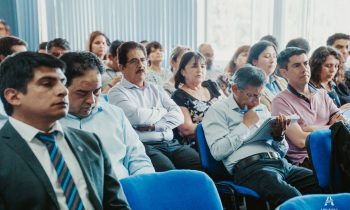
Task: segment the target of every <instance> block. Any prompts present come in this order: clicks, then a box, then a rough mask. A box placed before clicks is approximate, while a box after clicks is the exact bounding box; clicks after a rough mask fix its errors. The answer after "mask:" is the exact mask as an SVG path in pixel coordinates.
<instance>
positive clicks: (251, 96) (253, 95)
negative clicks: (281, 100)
mask: <svg viewBox="0 0 350 210" xmlns="http://www.w3.org/2000/svg"><path fill="white" fill-rule="evenodd" d="M239 91H241V92H243V93H245V92H244V90H239ZM245 95H246V96H247V97H248V98H249V99H253V98H256V99H259V98H260V97H261V96H262V94H261V93H259V94H251V93H245Z"/></svg>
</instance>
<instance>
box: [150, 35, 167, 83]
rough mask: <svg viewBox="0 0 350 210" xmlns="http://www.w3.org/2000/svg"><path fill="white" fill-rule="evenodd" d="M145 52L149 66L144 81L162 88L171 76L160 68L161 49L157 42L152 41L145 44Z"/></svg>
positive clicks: (162, 57) (162, 55) (162, 56)
mask: <svg viewBox="0 0 350 210" xmlns="http://www.w3.org/2000/svg"><path fill="white" fill-rule="evenodd" d="M146 51H147V58H148V64H149V66H148V72H147V76H146V81H148V82H151V83H153V84H156V85H158V86H159V87H163V85H164V83H165V82H166V81H168V79H169V78H170V76H171V73H170V72H169V71H167V70H166V69H164V68H162V67H161V63H162V61H163V59H164V51H163V47H162V45H161V44H160V43H159V42H155V41H154V42H150V43H149V44H147V46H146Z"/></svg>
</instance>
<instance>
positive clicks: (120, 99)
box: [108, 42, 200, 171]
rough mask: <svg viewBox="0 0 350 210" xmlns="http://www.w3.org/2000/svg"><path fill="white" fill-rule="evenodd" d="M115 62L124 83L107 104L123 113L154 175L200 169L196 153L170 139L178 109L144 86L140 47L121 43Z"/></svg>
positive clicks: (112, 92)
mask: <svg viewBox="0 0 350 210" xmlns="http://www.w3.org/2000/svg"><path fill="white" fill-rule="evenodd" d="M118 60H119V69H120V70H121V72H122V73H123V75H124V79H123V80H122V81H121V82H120V83H119V84H118V85H116V86H114V87H113V88H111V89H110V91H109V93H108V98H109V102H110V103H112V104H114V105H117V106H119V107H121V108H122V109H123V110H124V112H125V114H126V116H127V117H128V119H129V121H130V122H131V124H132V125H133V127H134V128H135V130H136V131H137V133H138V134H139V136H140V139H141V141H142V142H143V143H144V145H145V148H146V153H147V155H148V156H149V157H150V158H151V160H152V163H153V166H154V168H155V169H156V171H166V170H171V169H175V168H177V169H200V163H199V155H198V153H197V152H196V151H195V150H194V149H192V148H190V147H189V146H183V145H181V144H179V142H178V140H177V139H174V138H173V136H174V134H173V131H172V129H174V128H176V127H177V126H179V125H180V124H182V123H183V122H184V117H183V115H182V112H181V110H180V107H178V106H177V105H176V103H175V102H174V101H173V100H172V99H170V98H169V96H168V94H167V93H166V92H165V91H162V90H160V89H158V87H157V86H155V85H153V84H150V83H147V82H145V77H146V66H147V59H146V50H145V48H144V46H143V45H141V44H139V43H136V42H125V43H124V44H122V45H121V46H120V47H119V48H118Z"/></svg>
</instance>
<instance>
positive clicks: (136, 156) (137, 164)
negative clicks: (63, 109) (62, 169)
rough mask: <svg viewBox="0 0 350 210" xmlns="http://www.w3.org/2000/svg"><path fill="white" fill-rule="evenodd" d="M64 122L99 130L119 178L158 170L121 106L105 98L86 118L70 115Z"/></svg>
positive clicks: (93, 130)
mask: <svg viewBox="0 0 350 210" xmlns="http://www.w3.org/2000/svg"><path fill="white" fill-rule="evenodd" d="M60 122H61V124H62V125H65V126H69V127H73V128H77V129H82V130H85V131H89V132H93V133H96V134H97V135H98V136H99V137H100V139H101V141H102V143H103V146H104V147H105V148H106V151H107V153H108V155H109V157H110V159H111V162H112V167H113V170H114V172H115V174H116V175H117V177H118V179H122V178H124V177H127V176H130V175H134V174H144V173H153V172H155V171H154V168H153V165H152V162H151V160H150V159H149V157H148V156H147V155H146V152H145V148H144V146H143V144H142V142H141V141H140V140H139V137H138V135H137V133H136V132H135V131H134V129H133V128H132V127H131V124H130V122H129V120H128V119H127V118H126V116H125V114H124V112H123V110H121V109H120V108H118V107H116V106H114V105H111V104H108V103H106V102H104V101H101V102H99V103H98V104H97V106H96V107H95V108H94V109H93V110H92V112H91V114H90V115H89V116H87V117H86V118H82V119H81V118H78V117H76V116H73V115H71V114H68V115H67V116H66V117H65V118H63V119H61V120H60Z"/></svg>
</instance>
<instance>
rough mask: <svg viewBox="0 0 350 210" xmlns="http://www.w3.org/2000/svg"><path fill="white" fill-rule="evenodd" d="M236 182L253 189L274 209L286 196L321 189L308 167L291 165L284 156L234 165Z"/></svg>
mask: <svg viewBox="0 0 350 210" xmlns="http://www.w3.org/2000/svg"><path fill="white" fill-rule="evenodd" d="M233 177H234V181H235V183H236V184H238V185H242V186H245V187H248V188H250V189H252V190H254V191H256V192H257V193H258V194H259V195H260V196H261V197H262V199H264V200H266V201H268V202H269V204H270V207H272V209H274V208H275V207H277V206H278V205H280V204H282V203H283V202H284V201H286V200H288V199H289V198H292V197H295V196H299V195H302V194H313V193H321V189H320V188H319V186H318V185H317V183H316V180H315V177H314V176H313V173H312V171H311V170H309V169H307V168H303V167H298V166H294V165H292V164H290V163H288V162H287V160H286V159H284V158H283V159H277V160H276V159H259V160H257V161H255V162H252V163H251V164H250V165H246V166H244V167H241V168H238V167H234V169H233Z"/></svg>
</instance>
